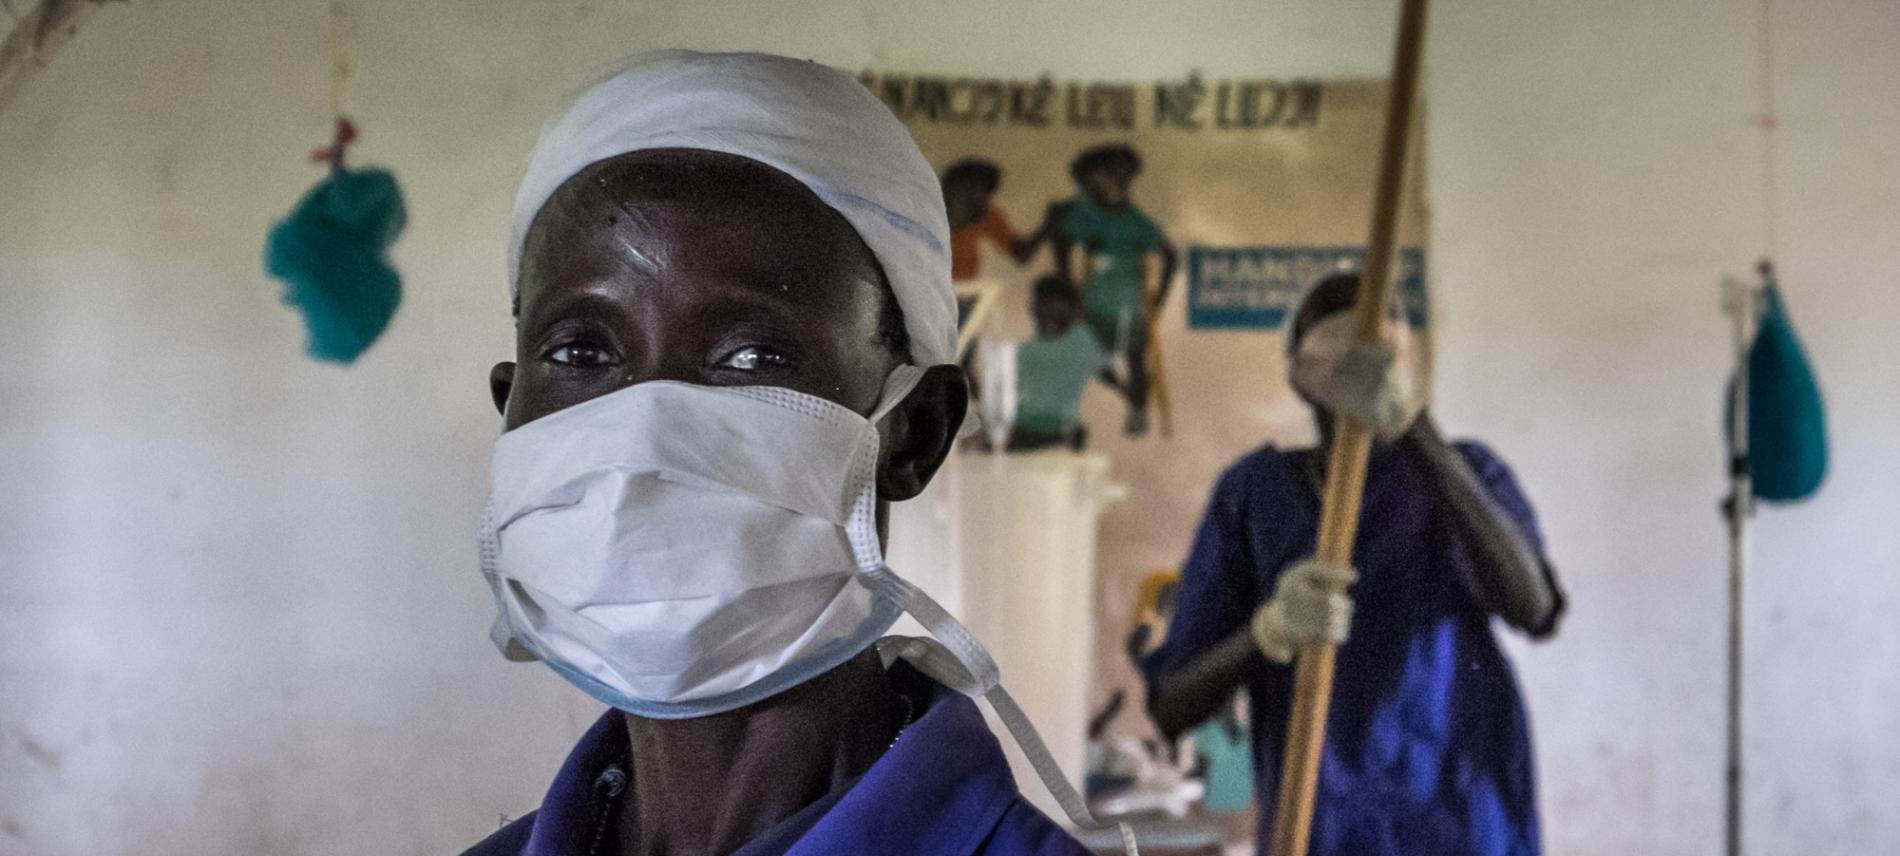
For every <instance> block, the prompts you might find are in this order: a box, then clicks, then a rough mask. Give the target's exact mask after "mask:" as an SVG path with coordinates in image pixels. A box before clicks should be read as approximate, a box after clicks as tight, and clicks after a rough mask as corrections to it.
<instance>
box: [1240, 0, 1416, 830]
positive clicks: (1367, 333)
mask: <svg viewBox="0 0 1900 856" xmlns="http://www.w3.org/2000/svg"><path fill="white" fill-rule="evenodd" d="M1426 4H1427V0H1403V5H1402V7H1401V10H1400V12H1399V35H1398V41H1397V45H1396V47H1395V48H1394V50H1393V60H1392V86H1391V92H1390V93H1389V95H1388V98H1389V99H1390V100H1389V102H1388V103H1387V105H1386V113H1385V139H1384V143H1383V146H1382V148H1381V149H1380V152H1379V180H1378V187H1377V189H1376V190H1375V192H1374V196H1373V200H1372V230H1371V236H1370V238H1369V239H1368V240H1367V241H1366V267H1365V273H1364V275H1363V277H1362V278H1361V280H1360V284H1359V295H1358V300H1357V302H1356V303H1355V304H1354V306H1353V313H1354V316H1355V320H1356V321H1357V323H1358V334H1359V338H1360V339H1361V340H1362V341H1372V340H1375V339H1376V338H1378V336H1379V333H1380V329H1379V328H1380V326H1381V322H1382V321H1383V320H1384V318H1385V306H1386V297H1387V294H1388V292H1390V291H1391V266H1392V248H1393V244H1394V238H1395V237H1396V236H1397V234H1398V224H1399V203H1400V201H1401V200H1402V199H1403V197H1404V190H1405V165H1406V147H1407V144H1408V143H1409V142H1410V141H1411V128H1412V113H1413V106H1414V104H1415V103H1416V101H1417V99H1418V71H1419V56H1420V54H1421V53H1422V52H1423V50H1424V42H1425V11H1426ZM1335 420H1336V421H1335V423H1334V425H1335V430H1334V435H1333V446H1332V450H1331V454H1330V456H1329V458H1328V460H1327V464H1326V494H1325V497H1324V499H1323V504H1322V506H1321V512H1320V527H1319V559H1320V561H1322V562H1327V563H1331V564H1349V563H1351V561H1352V544H1353V538H1354V536H1355V535H1356V534H1357V531H1358V528H1359V500H1360V496H1361V494H1362V493H1363V489H1364V487H1365V481H1366V455H1367V452H1368V451H1369V450H1370V448H1371V442H1372V438H1371V435H1370V434H1368V433H1367V431H1366V426H1365V425H1362V424H1360V423H1359V422H1358V421H1357V420H1354V419H1347V418H1344V417H1343V416H1341V417H1335ZM1336 653H1337V652H1336V651H1335V649H1334V646H1332V645H1313V646H1309V647H1307V648H1305V649H1303V650H1302V651H1301V652H1300V657H1299V664H1298V666H1297V667H1296V669H1295V672H1294V685H1293V709H1292V715H1291V720H1290V722H1289V723H1288V726H1287V735H1286V752H1285V754H1284V755H1283V756H1282V759H1281V770H1280V772H1281V776H1280V799H1279V803H1278V805H1277V808H1276V813H1275V817H1274V823H1273V850H1272V852H1273V856H1305V854H1306V847H1307V839H1308V837H1309V836H1310V834H1311V832H1312V826H1313V796H1314V793H1315V790H1316V789H1317V787H1318V784H1319V762H1320V750H1321V747H1322V746H1324V744H1325V740H1326V711H1327V708H1328V706H1329V704H1330V702H1331V700H1332V694H1333V658H1334V655H1335V654H1336Z"/></svg>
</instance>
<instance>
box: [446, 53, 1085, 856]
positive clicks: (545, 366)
mask: <svg viewBox="0 0 1900 856" xmlns="http://www.w3.org/2000/svg"><path fill="white" fill-rule="evenodd" d="M948 246H949V230H948V225H947V222H946V220H945V216H944V209H943V203H942V199H941V197H940V195H939V189H938V185H937V179H936V176H935V175H934V174H933V173H932V171H931V169H930V166H929V164H927V163H926V162H925V161H924V159H923V157H922V156H921V155H920V154H919V153H918V151H917V149H916V147H915V145H914V144H913V143H912V142H911V140H910V137H909V136H908V134H907V133H906V132H905V130H904V128H903V126H902V125H901V124H899V123H898V121H897V120H896V119H895V117H893V116H892V115H891V114H890V113H889V112H888V111H887V110H885V108H884V107H883V106H882V105H881V104H879V103H878V102H877V100H876V99H875V98H874V97H873V96H871V95H870V93H868V92H867V91H866V90H864V89H863V87H861V86H860V85H859V84H858V83H857V82H856V81H855V80H854V79H852V78H851V77H850V76H849V75H847V74H845V73H843V72H840V71H837V70H834V69H829V68H825V67H822V66H818V65H815V64H812V63H807V62H800V61H795V60H790V59H785V58H781V57H771V56H763V55H757V54H723V55H708V54H694V53H686V52H668V53H662V54H655V55H651V56H647V57H644V58H642V59H640V60H638V61H637V62H635V63H634V64H633V65H632V66H630V67H629V68H628V69H626V70H625V71H622V72H620V73H619V74H616V75H614V76H612V77H610V78H607V79H605V80H603V81H601V82H599V83H597V84H595V85H593V86H592V87H590V88H588V89H587V90H585V91H584V92H582V93H581V94H580V96H579V97H578V98H577V99H576V100H575V102H574V103H573V104H572V105H571V106H570V107H569V108H568V109H567V110H566V111H565V112H564V113H562V114H561V115H560V116H559V117H557V118H556V119H555V120H554V121H553V122H552V123H551V124H550V125H549V126H548V127H547V128H546V129H545V130H544V132H543V134H542V137H541V140H540V142H539V143H538V144H537V146H536V147H535V150H534V153H533V155H532V156H531V158H530V161H529V166H528V170H527V176H526V178H524V180H523V182H522V186H521V191H520V193H519V195H518V198H517V200H516V206H515V223H514V240H513V243H512V245H511V253H510V263H511V265H512V270H511V279H512V281H513V284H514V289H515V293H514V297H515V307H516V343H515V344H516V359H515V361H514V362H510V363H502V364H501V365H498V366H496V367H495V371H494V374H493V377H492V379H491V383H492V386H493V391H494V397H495V403H496V405H497V406H498V407H500V408H501V410H502V413H503V414H504V418H505V433H503V435H502V436H501V438H500V439H499V440H498V441H497V443H496V448H495V456H494V462H493V469H494V474H493V476H494V487H493V493H492V495H491V499H490V502H489V507H488V511H487V514H486V517H485V520H484V523H483V527H482V569H483V572H484V576H485V578H486V579H487V581H488V583H489V585H490V587H491V589H492V591H493V593H494V596H495V603H496V608H497V620H496V624H495V631H494V637H495V641H496V643H497V645H498V646H500V647H501V648H502V650H503V651H504V653H506V654H508V655H509V656H510V658H511V659H533V660H539V661H541V662H543V663H545V664H546V665H547V666H549V667H550V668H551V669H552V670H553V671H554V672H555V673H557V674H559V675H560V676H562V677H563V678H565V679H566V680H568V681H569V682H571V683H573V684H574V685H575V686H577V687H579V688H581V689H582V690H585V691H586V692H588V693H589V694H591V695H593V696H594V697H595V698H597V699H599V700H601V701H602V702H604V703H605V704H607V705H610V706H611V707H612V708H613V709H612V710H610V711H608V712H607V714H606V715H605V716H603V717H602V718H601V719H600V721H599V722H598V723H596V724H595V725H594V727H593V728H592V729H590V730H589V731H588V732H587V734H586V735H585V736H584V737H582V738H581V741H580V744H579V745H577V746H576V747H575V748H574V750H573V751H572V753H571V754H570V756H569V757H568V759H567V761H566V763H565V765H564V766H563V767H562V769H561V771H560V773H559V775H558V776H557V777H556V778H555V781H554V783H553V785H552V786H551V787H550V788H549V790H548V792H547V796H546V798H545V800H544V801H543V803H542V805H541V807H540V809H539V810H538V811H536V812H534V813H532V814H530V815H528V816H526V817H523V818H521V819H519V820H516V821H515V822H513V823H511V824H509V825H508V826H506V827H505V828H503V829H502V830H501V831H499V832H497V833H495V834H494V835H493V836H491V837H490V838H489V839H488V840H486V841H484V842H482V843H481V844H479V845H478V846H476V847H475V848H474V849H473V850H471V851H469V852H470V853H472V854H482V856H491V854H524V856H527V855H528V854H531V855H532V856H607V854H616V853H618V854H627V856H633V855H634V854H668V856H681V855H682V854H694V855H695V856H697V854H745V856H766V854H832V853H852V854H860V853H862V854H884V853H890V854H896V853H906V854H910V853H942V854H999V856H1000V854H1082V853H1084V852H1085V851H1083V850H1082V849H1081V847H1080V846H1079V845H1077V844H1076V843H1075V842H1074V840H1073V839H1071V838H1070V837H1069V836H1068V835H1067V834H1066V833H1064V832H1063V830H1062V829H1061V828H1060V827H1058V826H1057V825H1056V824H1055V823H1054V822H1052V821H1051V820H1049V819H1048V818H1047V817H1045V816H1043V815H1042V814H1040V813H1038V812H1037V811H1036V810H1035V809H1034V808H1032V807H1031V806H1030V805H1029V804H1028V803H1027V802H1025V801H1024V799H1023V798H1022V796H1021V795H1020V793H1019V792H1018V791H1017V788H1016V784H1015V782H1014V780H1013V779H1012V778H1011V775H1010V772H1009V768H1008V765H1007V764H1006V763H1005V761H1004V757H1003V754H1002V751H1001V749H1000V746H999V744H998V742H997V740H996V738H995V737H994V736H992V735H991V734H990V732H989V730H988V729H987V727H986V726H985V725H984V722H983V718H982V716H981V715H980V713H979V711H978V709H977V707H976V705H975V704H974V702H973V701H972V698H973V697H983V698H985V699H987V700H988V701H989V702H991V703H992V704H993V705H994V706H995V707H996V709H997V712H998V715H999V717H1000V718H1001V719H1002V721H1004V722H1005V723H1006V724H1007V725H1009V727H1010V729H1011V730H1012V732H1015V733H1017V734H1018V735H1019V736H1023V737H1025V738H1026V737H1027V736H1028V735H1029V734H1031V732H1030V730H1029V729H1028V726H1027V723H1026V721H1025V720H1024V719H1023V718H1022V716H1021V712H1020V710H1018V709H1016V707H1015V705H1014V702H1013V701H1011V700H1010V699H1009V697H1008V695H1007V693H1005V692H1004V691H1003V690H1002V688H1001V687H1000V686H999V685H998V676H997V674H996V669H995V665H994V663H993V662H992V661H991V660H990V658H989V656H988V654H987V653H985V652H984V650H983V648H982V646H981V645H980V644H978V643H977V642H976V640H975V639H973V638H972V637H971V636H970V635H969V633H968V631H967V630H965V629H964V628H963V627H962V626H961V625H960V624H958V623H957V622H956V621H955V619H953V618H951V617H949V616H948V615H947V614H945V613H944V612H943V610H942V609H941V608H940V607H938V606H937V605H936V604H935V603H934V602H932V601H931V600H930V599H929V598H928V596H926V595H924V594H923V593H922V592H920V591H919V590H917V589H916V588H915V587H913V586H910V585H909V584H908V583H907V582H905V581H904V580H903V579H902V577H901V576H899V575H898V574H897V572H895V571H893V570H892V569H891V568H890V567H888V566H886V565H885V564H884V562H883V552H882V544H883V540H884V537H885V525H884V521H885V517H886V515H885V508H886V506H885V503H887V502H890V501H895V500H905V499H910V498H912V497H914V496H916V495H917V494H918V493H919V492H920V491H922V490H923V488H924V486H925V484H926V483H927V482H929V480H930V478H931V476H932V475H933V474H934V473H935V472H936V470H937V468H938V466H939V465H940V464H942V463H943V461H944V458H945V455H946V454H947V453H948V451H949V448H950V444H951V442H952V440H953V438H954V437H955V434H956V431H957V428H958V427H959V426H960V425H961V424H962V422H963V418H964V409H965V403H966V398H967V390H966V384H965V380H964V376H963V373H962V371H961V370H959V369H958V368H957V367H956V366H955V365H954V353H953V348H954V340H955V322H956V305H955V298H954V295H953V292H952V290H951V286H950V258H949V254H948ZM902 612H910V613H911V614H913V615H915V616H916V617H917V618H918V620H919V621H921V622H922V623H923V624H924V626H925V627H927V628H929V629H930V630H931V632H932V635H933V636H935V637H937V639H936V640H925V639H898V638H883V634H884V633H885V631H886V630H888V629H889V627H890V626H891V624H892V622H893V621H895V620H896V618H897V617H898V615H899V614H900V613H902ZM937 640H941V641H940V642H939V641H937ZM1025 742H1029V743H1034V741H1025ZM1026 751H1028V752H1029V753H1030V756H1031V757H1032V758H1046V752H1042V751H1041V750H1040V749H1039V745H1037V746H1028V747H1026ZM1049 783H1050V785H1051V787H1052V790H1055V791H1056V793H1057V797H1058V799H1059V801H1062V802H1064V803H1065V807H1070V808H1072V809H1073V813H1072V820H1074V821H1075V822H1077V823H1091V822H1092V821H1091V820H1090V819H1089V818H1088V817H1087V814H1086V811H1084V810H1082V809H1081V807H1080V803H1079V801H1078V800H1075V799H1074V795H1073V793H1072V791H1071V790H1070V789H1068V788H1067V786H1066V783H1063V782H1062V781H1061V780H1060V779H1059V777H1052V778H1051V779H1050V780H1049Z"/></svg>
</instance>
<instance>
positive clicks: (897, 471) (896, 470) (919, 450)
mask: <svg viewBox="0 0 1900 856" xmlns="http://www.w3.org/2000/svg"><path fill="white" fill-rule="evenodd" d="M969 406H970V381H969V379H968V378H967V377H965V376H964V374H963V369H962V368H961V367H959V366H953V365H945V366H931V367H930V368H929V369H928V370H926V371H925V372H924V376H923V378H921V379H920V380H918V381H917V387H916V388H915V389H912V390H911V391H910V395H909V396H907V397H905V399H904V400H903V401H902V402H901V403H899V404H898V405H897V407H896V408H894V409H893V410H892V411H891V415H890V416H889V417H887V418H886V422H885V425H886V431H885V435H884V441H883V442H884V444H885V449H886V452H885V453H884V454H883V455H881V456H880V457H882V458H883V462H882V466H880V467H879V468H878V474H877V495H878V498H879V499H882V500H887V501H890V502H902V501H904V500H906V499H910V498H912V497H915V496H916V495H918V494H920V493H923V492H924V486H925V485H928V484H930V479H931V477H932V476H935V475H936V474H937V468H938V467H940V466H942V465H943V461H944V458H946V457H948V456H949V455H950V444H951V443H954V442H956V439H957V431H958V429H960V428H962V427H963V416H964V413H965V412H966V411H968V410H969Z"/></svg>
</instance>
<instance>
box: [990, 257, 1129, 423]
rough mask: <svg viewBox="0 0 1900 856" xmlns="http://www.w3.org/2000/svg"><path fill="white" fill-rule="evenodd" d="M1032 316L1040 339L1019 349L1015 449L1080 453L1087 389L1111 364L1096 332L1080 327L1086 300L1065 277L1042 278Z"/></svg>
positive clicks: (1031, 305) (1038, 281) (1033, 302)
mask: <svg viewBox="0 0 1900 856" xmlns="http://www.w3.org/2000/svg"><path fill="white" fill-rule="evenodd" d="M1030 313H1031V314H1033V315H1034V316H1035V318H1036V338H1034V339H1031V340H1029V341H1027V342H1024V343H1022V344H1021V345H1018V346H1016V391H1017V394H1018V396H1019V397H1020V400H1019V402H1018V403H1017V405H1016V422H1015V427H1014V429H1013V431H1012V432H1011V434H1010V440H1009V448H1010V449H1012V450H1029V449H1042V448H1047V447H1050V446H1058V445H1062V446H1068V447H1070V448H1073V449H1080V448H1081V447H1082V443H1083V437H1084V435H1083V432H1082V422H1081V415H1080V414H1081V403H1082V388H1083V387H1084V386H1086V385H1088V381H1089V378H1090V377H1093V376H1094V375H1095V374H1096V373H1097V372H1100V371H1102V370H1103V369H1104V368H1107V366H1108V352H1107V351H1104V350H1103V349H1102V346H1101V344H1100V343H1099V342H1097V341H1096V340H1095V334H1094V333H1093V332H1091V331H1090V330H1089V328H1088V327H1087V326H1085V325H1083V324H1079V323H1076V322H1077V320H1078V316H1079V315H1080V314H1081V300H1080V299H1079V298H1078V297H1077V295H1076V293H1075V286H1073V285H1070V284H1069V281H1068V280H1065V279H1063V278H1061V277H1059V276H1045V277H1043V278H1041V279H1038V280H1036V285H1035V292H1034V297H1033V298H1032V300H1031V303H1030Z"/></svg>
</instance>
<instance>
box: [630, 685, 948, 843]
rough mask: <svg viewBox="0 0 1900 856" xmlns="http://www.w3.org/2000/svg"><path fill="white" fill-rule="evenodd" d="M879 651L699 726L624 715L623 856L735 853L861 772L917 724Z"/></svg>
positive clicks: (709, 718)
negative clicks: (627, 763) (627, 784)
mask: <svg viewBox="0 0 1900 856" xmlns="http://www.w3.org/2000/svg"><path fill="white" fill-rule="evenodd" d="M910 704H911V703H910V702H909V701H907V700H906V699H905V698H904V696H902V695H901V694H899V693H898V691H897V690H896V688H895V687H893V686H892V685H891V682H890V680H889V678H888V677H886V675H885V673H884V667H883V664H882V663H881V662H880V661H879V659H878V655H877V651H876V650H875V649H867V650H866V651H865V652H864V653H863V654H860V655H858V656H857V657H855V658H853V659H852V660H850V661H849V662H847V663H845V664H844V665H842V666H839V667H838V668H836V669H832V670H831V671H829V672H826V673H825V674H822V675H819V676H818V677H816V678H813V679H811V680H809V681H806V682H805V683H803V684H800V685H798V686H796V687H793V688H792V689H789V690H786V691H785V692H783V693H780V694H778V695H776V696H773V697H771V698H769V699H766V700H764V701H761V702H759V703H757V704H753V705H750V706H747V707H743V708H740V709H738V710H735V711H730V712H727V713H721V714H715V715H713V716H704V717H697V718H694V719H674V720H662V719H645V718H642V717H638V716H634V715H633V714H627V715H626V722H627V733H628V735H629V737H630V738H631V741H632V755H633V758H632V767H633V774H632V776H631V779H632V785H633V786H632V787H631V788H629V789H628V792H627V795H626V796H625V797H623V799H624V802H623V803H622V804H621V805H620V806H619V822H618V824H617V825H618V828H619V838H620V844H621V847H620V852H621V853H622V854H626V856H701V854H706V855H707V856H711V854H723V853H731V852H732V851H734V850H737V849H739V848H740V847H742V846H744V845H745V844H746V843H747V842H749V841H751V840H752V839H753V838H756V837H757V836H758V835H759V834H761V833H763V832H765V831H766V830H768V829H770V828H771V827H772V826H774V825H775V824H777V823H779V822H780V821H782V820H784V819H786V818H787V817H790V816H791V815H793V814H795V813H797V812H798V810H800V809H802V808H804V807H805V806H808V805H811V804H812V803H814V802H816V801H818V800H820V799H822V798H824V796H825V795H826V794H829V793H831V792H832V791H834V790H836V789H838V788H840V787H843V786H844V785H845V784H846V783H848V782H850V781H851V780H852V779H855V778H856V777H858V776H859V775H862V774H863V773H864V771H866V770H868V769H870V767H871V765H872V764H873V763H875V762H876V761H877V759H878V758H880V757H882V756H883V754H884V752H885V750H887V749H889V748H890V746H891V743H892V741H894V740H895V739H896V738H897V734H898V732H899V731H901V730H902V729H903V727H904V725H905V724H906V722H907V720H908V719H909V717H910Z"/></svg>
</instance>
